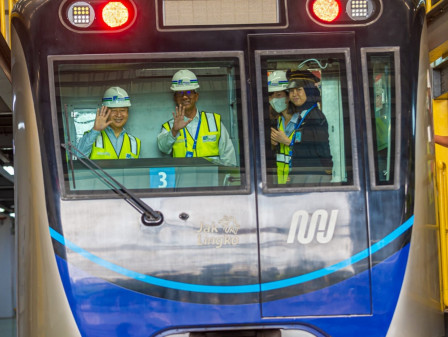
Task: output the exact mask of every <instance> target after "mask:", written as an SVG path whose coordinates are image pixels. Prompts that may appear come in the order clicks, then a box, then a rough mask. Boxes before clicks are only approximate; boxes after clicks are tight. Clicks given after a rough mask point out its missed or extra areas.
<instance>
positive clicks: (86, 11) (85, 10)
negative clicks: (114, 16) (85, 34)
mask: <svg viewBox="0 0 448 337" xmlns="http://www.w3.org/2000/svg"><path fill="white" fill-rule="evenodd" d="M67 16H68V20H69V21H70V23H71V24H72V25H73V26H76V27H79V28H87V27H89V26H90V25H91V24H92V23H93V20H94V19H95V11H94V10H93V8H92V6H90V5H89V4H88V3H87V2H84V1H78V2H75V3H73V4H72V5H71V6H70V7H69V9H68V15H67Z"/></svg>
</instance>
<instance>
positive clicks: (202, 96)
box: [50, 53, 248, 197]
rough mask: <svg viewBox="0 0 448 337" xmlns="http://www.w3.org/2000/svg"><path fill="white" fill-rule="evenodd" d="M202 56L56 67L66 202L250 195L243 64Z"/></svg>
mask: <svg viewBox="0 0 448 337" xmlns="http://www.w3.org/2000/svg"><path fill="white" fill-rule="evenodd" d="M233 54H237V53H233ZM201 56H202V58H196V60H195V59H194V58H193V59H178V58H174V57H172V56H171V57H165V58H164V59H163V60H162V59H160V60H159V59H155V58H154V57H151V56H148V58H144V57H143V56H140V58H138V59H135V58H134V59H113V58H111V57H108V58H106V60H102V59H95V60H92V59H82V57H81V58H80V59H76V58H74V57H70V58H68V59H66V58H64V57H54V59H52V60H50V61H51V62H50V63H51V64H50V66H51V67H52V68H53V77H54V88H53V91H54V102H53V110H54V115H53V116H54V117H53V119H54V120H55V121H57V123H55V125H57V127H58V132H57V133H58V134H59V138H58V139H57V144H60V145H61V162H60V172H61V175H62V177H63V179H64V181H65V195H66V196H69V197H70V196H83V195H87V196H88V195H91V194H94V195H103V194H105V195H109V194H110V193H112V191H113V189H114V188H117V184H116V182H118V184H119V185H118V186H120V185H121V186H123V187H124V188H126V189H130V190H136V192H139V193H141V194H145V192H146V193H147V194H149V195H152V194H154V193H159V194H160V193H161V194H163V193H165V194H166V193H176V194H178V193H181V194H182V193H183V192H186V193H216V192H220V193H221V192H222V193H226V192H228V193H235V192H238V191H245V189H246V188H247V186H248V184H247V177H246V175H245V174H244V172H245V165H246V164H245V159H246V156H245V155H244V148H245V146H244V142H243V141H242V140H243V139H245V137H243V135H242V132H243V131H242V130H243V115H245V113H243V111H242V109H243V108H242V104H241V101H242V96H244V95H245V92H244V91H242V89H241V83H242V82H244V80H243V81H242V80H241V76H242V75H241V73H242V70H241V69H244V65H241V62H242V57H241V55H239V54H237V55H235V56H228V55H226V56H219V57H215V56H213V57H210V58H207V57H206V55H203V54H201ZM199 59H200V61H198V60H199ZM246 138H247V137H246Z"/></svg>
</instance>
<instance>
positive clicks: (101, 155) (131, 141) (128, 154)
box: [90, 130, 140, 159]
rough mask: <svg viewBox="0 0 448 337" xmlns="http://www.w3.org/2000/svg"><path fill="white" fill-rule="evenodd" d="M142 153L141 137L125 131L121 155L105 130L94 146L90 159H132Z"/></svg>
mask: <svg viewBox="0 0 448 337" xmlns="http://www.w3.org/2000/svg"><path fill="white" fill-rule="evenodd" d="M139 155H140V139H138V138H136V137H134V136H132V135H129V134H127V133H125V134H124V135H123V144H122V146H121V149H120V155H117V153H116V152H115V149H114V146H113V145H112V143H111V141H110V139H109V137H108V136H107V133H106V132H105V131H104V130H103V131H101V134H100V135H98V137H97V138H96V140H95V143H94V144H93V146H92V153H91V154H90V159H130V158H138V157H139Z"/></svg>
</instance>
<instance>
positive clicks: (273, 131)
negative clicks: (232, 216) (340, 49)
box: [258, 51, 353, 192]
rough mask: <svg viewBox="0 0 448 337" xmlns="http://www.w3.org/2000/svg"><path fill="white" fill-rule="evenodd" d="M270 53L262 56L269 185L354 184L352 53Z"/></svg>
mask: <svg viewBox="0 0 448 337" xmlns="http://www.w3.org/2000/svg"><path fill="white" fill-rule="evenodd" d="M265 54H267V55H264V54H263V52H262V53H260V58H259V59H258V60H259V74H260V76H259V82H260V83H259V85H260V87H261V88H262V90H261V91H260V92H259V95H261V96H262V98H260V97H259V104H260V105H262V106H263V108H262V109H260V111H261V112H260V116H259V118H260V121H262V125H261V126H260V128H261V129H262V130H264V135H263V134H262V150H263V152H264V153H263V157H264V159H265V161H264V164H265V167H264V179H265V182H266V184H265V186H267V188H268V189H270V190H271V191H273V192H275V191H277V190H278V191H280V192H283V191H285V190H294V189H295V188H299V189H303V188H308V187H309V188H313V189H316V188H317V189H327V188H331V187H332V186H350V185H351V186H353V165H352V154H353V151H352V148H351V147H352V145H351V144H352V140H351V131H350V130H351V129H350V125H351V123H350V121H351V118H350V115H351V112H350V109H349V107H350V105H351V103H350V102H351V100H352V98H351V93H350V92H349V90H348V88H349V85H348V83H349V82H350V81H351V78H348V76H349V75H348V73H349V72H348V71H347V69H348V67H347V64H346V63H347V54H346V53H341V54H339V53H331V54H327V53H326V54H305V55H303V54H302V55H301V54H300V53H299V52H298V53H297V54H294V55H291V52H289V53H288V55H279V54H281V53H280V52H278V51H277V52H276V53H275V56H272V55H269V52H265ZM261 113H262V115H261Z"/></svg>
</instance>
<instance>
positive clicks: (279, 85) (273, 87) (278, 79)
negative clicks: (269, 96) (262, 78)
mask: <svg viewBox="0 0 448 337" xmlns="http://www.w3.org/2000/svg"><path fill="white" fill-rule="evenodd" d="M287 88H288V79H287V78H286V71H283V70H276V71H273V72H272V73H271V74H270V75H269V76H268V92H275V91H283V90H286V89H287Z"/></svg>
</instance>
